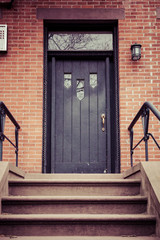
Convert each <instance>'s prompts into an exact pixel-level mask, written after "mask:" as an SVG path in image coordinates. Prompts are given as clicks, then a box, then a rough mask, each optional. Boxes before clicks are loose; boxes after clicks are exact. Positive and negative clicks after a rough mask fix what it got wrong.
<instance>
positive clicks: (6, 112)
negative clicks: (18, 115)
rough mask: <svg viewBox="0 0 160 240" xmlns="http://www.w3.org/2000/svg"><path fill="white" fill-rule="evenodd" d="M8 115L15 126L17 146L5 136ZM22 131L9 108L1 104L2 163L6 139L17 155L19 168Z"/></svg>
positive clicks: (0, 158)
mask: <svg viewBox="0 0 160 240" xmlns="http://www.w3.org/2000/svg"><path fill="white" fill-rule="evenodd" d="M6 115H7V116H8V118H9V119H10V120H11V122H12V123H13V124H14V126H15V144H14V143H13V142H12V141H11V140H10V139H9V138H8V137H7V136H6V135H5V134H4V125H5V118H6ZM19 129H20V126H19V124H18V123H17V121H16V120H15V118H14V117H13V115H12V114H11V113H10V111H9V110H8V108H7V107H6V106H5V104H4V103H3V102H0V161H2V155H3V141H4V140H5V139H6V140H7V141H8V142H9V143H10V144H11V145H12V146H13V147H14V148H15V154H16V166H18V131H19Z"/></svg>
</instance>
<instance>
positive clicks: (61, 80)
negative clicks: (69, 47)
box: [51, 58, 107, 173]
mask: <svg viewBox="0 0 160 240" xmlns="http://www.w3.org/2000/svg"><path fill="white" fill-rule="evenodd" d="M106 67H107V64H106V61H105V60H57V59H55V58H52V124H51V125H52V138H51V158H52V159H51V171H52V172H55V173H103V172H104V171H105V169H106V165H107V163H106V133H107V131H106V127H107V124H106V118H105V119H102V118H101V115H102V114H105V117H106V76H107V74H106V72H107V69H106ZM103 120H104V123H103ZM103 128H104V129H103Z"/></svg>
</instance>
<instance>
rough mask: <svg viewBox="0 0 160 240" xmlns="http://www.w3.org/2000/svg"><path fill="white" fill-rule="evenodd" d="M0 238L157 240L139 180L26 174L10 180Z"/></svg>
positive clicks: (155, 220)
mask: <svg viewBox="0 0 160 240" xmlns="http://www.w3.org/2000/svg"><path fill="white" fill-rule="evenodd" d="M8 193H9V194H8V195H5V196H2V199H1V211H2V214H1V215H0V239H2V240H3V239H4V240H8V239H14V238H15V239H17V240H20V239H21V240H31V239H33V240H36V239H37V240H38V239H45V240H50V239H53V240H62V239H63V240H82V239H83V240H91V239H92V240H109V239H111V240H128V239H130V240H134V239H135V240H160V239H159V238H157V237H156V224H157V217H156V215H155V214H154V213H153V214H152V213H150V212H148V204H149V202H150V199H148V196H147V195H144V194H143V193H142V180H141V179H123V178H122V175H121V174H120V175H119V176H118V175H117V174H116V175H115V178H114V177H113V175H112V177H111V178H109V176H107V177H106V175H99V174H97V175H96V174H94V175H92V174H91V175H89V174H88V175H86V174H84V175H83V176H82V175H79V174H77V175H75V174H74V175H72V174H68V175H65V174H64V175H63V174H60V175H57V176H56V174H55V175H54V176H53V175H50V176H49V175H47V177H46V178H45V175H43V177H41V175H40V174H39V175H38V176H34V177H33V176H32V175H28V176H27V177H26V178H22V179H9V181H8Z"/></svg>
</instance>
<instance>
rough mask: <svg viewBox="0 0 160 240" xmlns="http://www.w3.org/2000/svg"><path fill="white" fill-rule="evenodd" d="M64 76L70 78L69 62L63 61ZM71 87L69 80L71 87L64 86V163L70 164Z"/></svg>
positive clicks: (70, 65) (70, 66) (70, 64)
mask: <svg viewBox="0 0 160 240" xmlns="http://www.w3.org/2000/svg"><path fill="white" fill-rule="evenodd" d="M64 74H71V77H72V62H71V61H64ZM63 83H64V82H63ZM72 85H73V79H71V86H67V87H65V86H64V106H63V111H64V136H63V139H64V148H63V151H64V159H63V161H64V162H71V155H72V154H71V150H72V125H71V124H72Z"/></svg>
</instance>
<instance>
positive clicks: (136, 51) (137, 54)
mask: <svg viewBox="0 0 160 240" xmlns="http://www.w3.org/2000/svg"><path fill="white" fill-rule="evenodd" d="M141 46H142V45H141V44H137V43H135V44H133V45H131V53H132V60H133V61H137V60H139V59H140V58H141Z"/></svg>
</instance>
